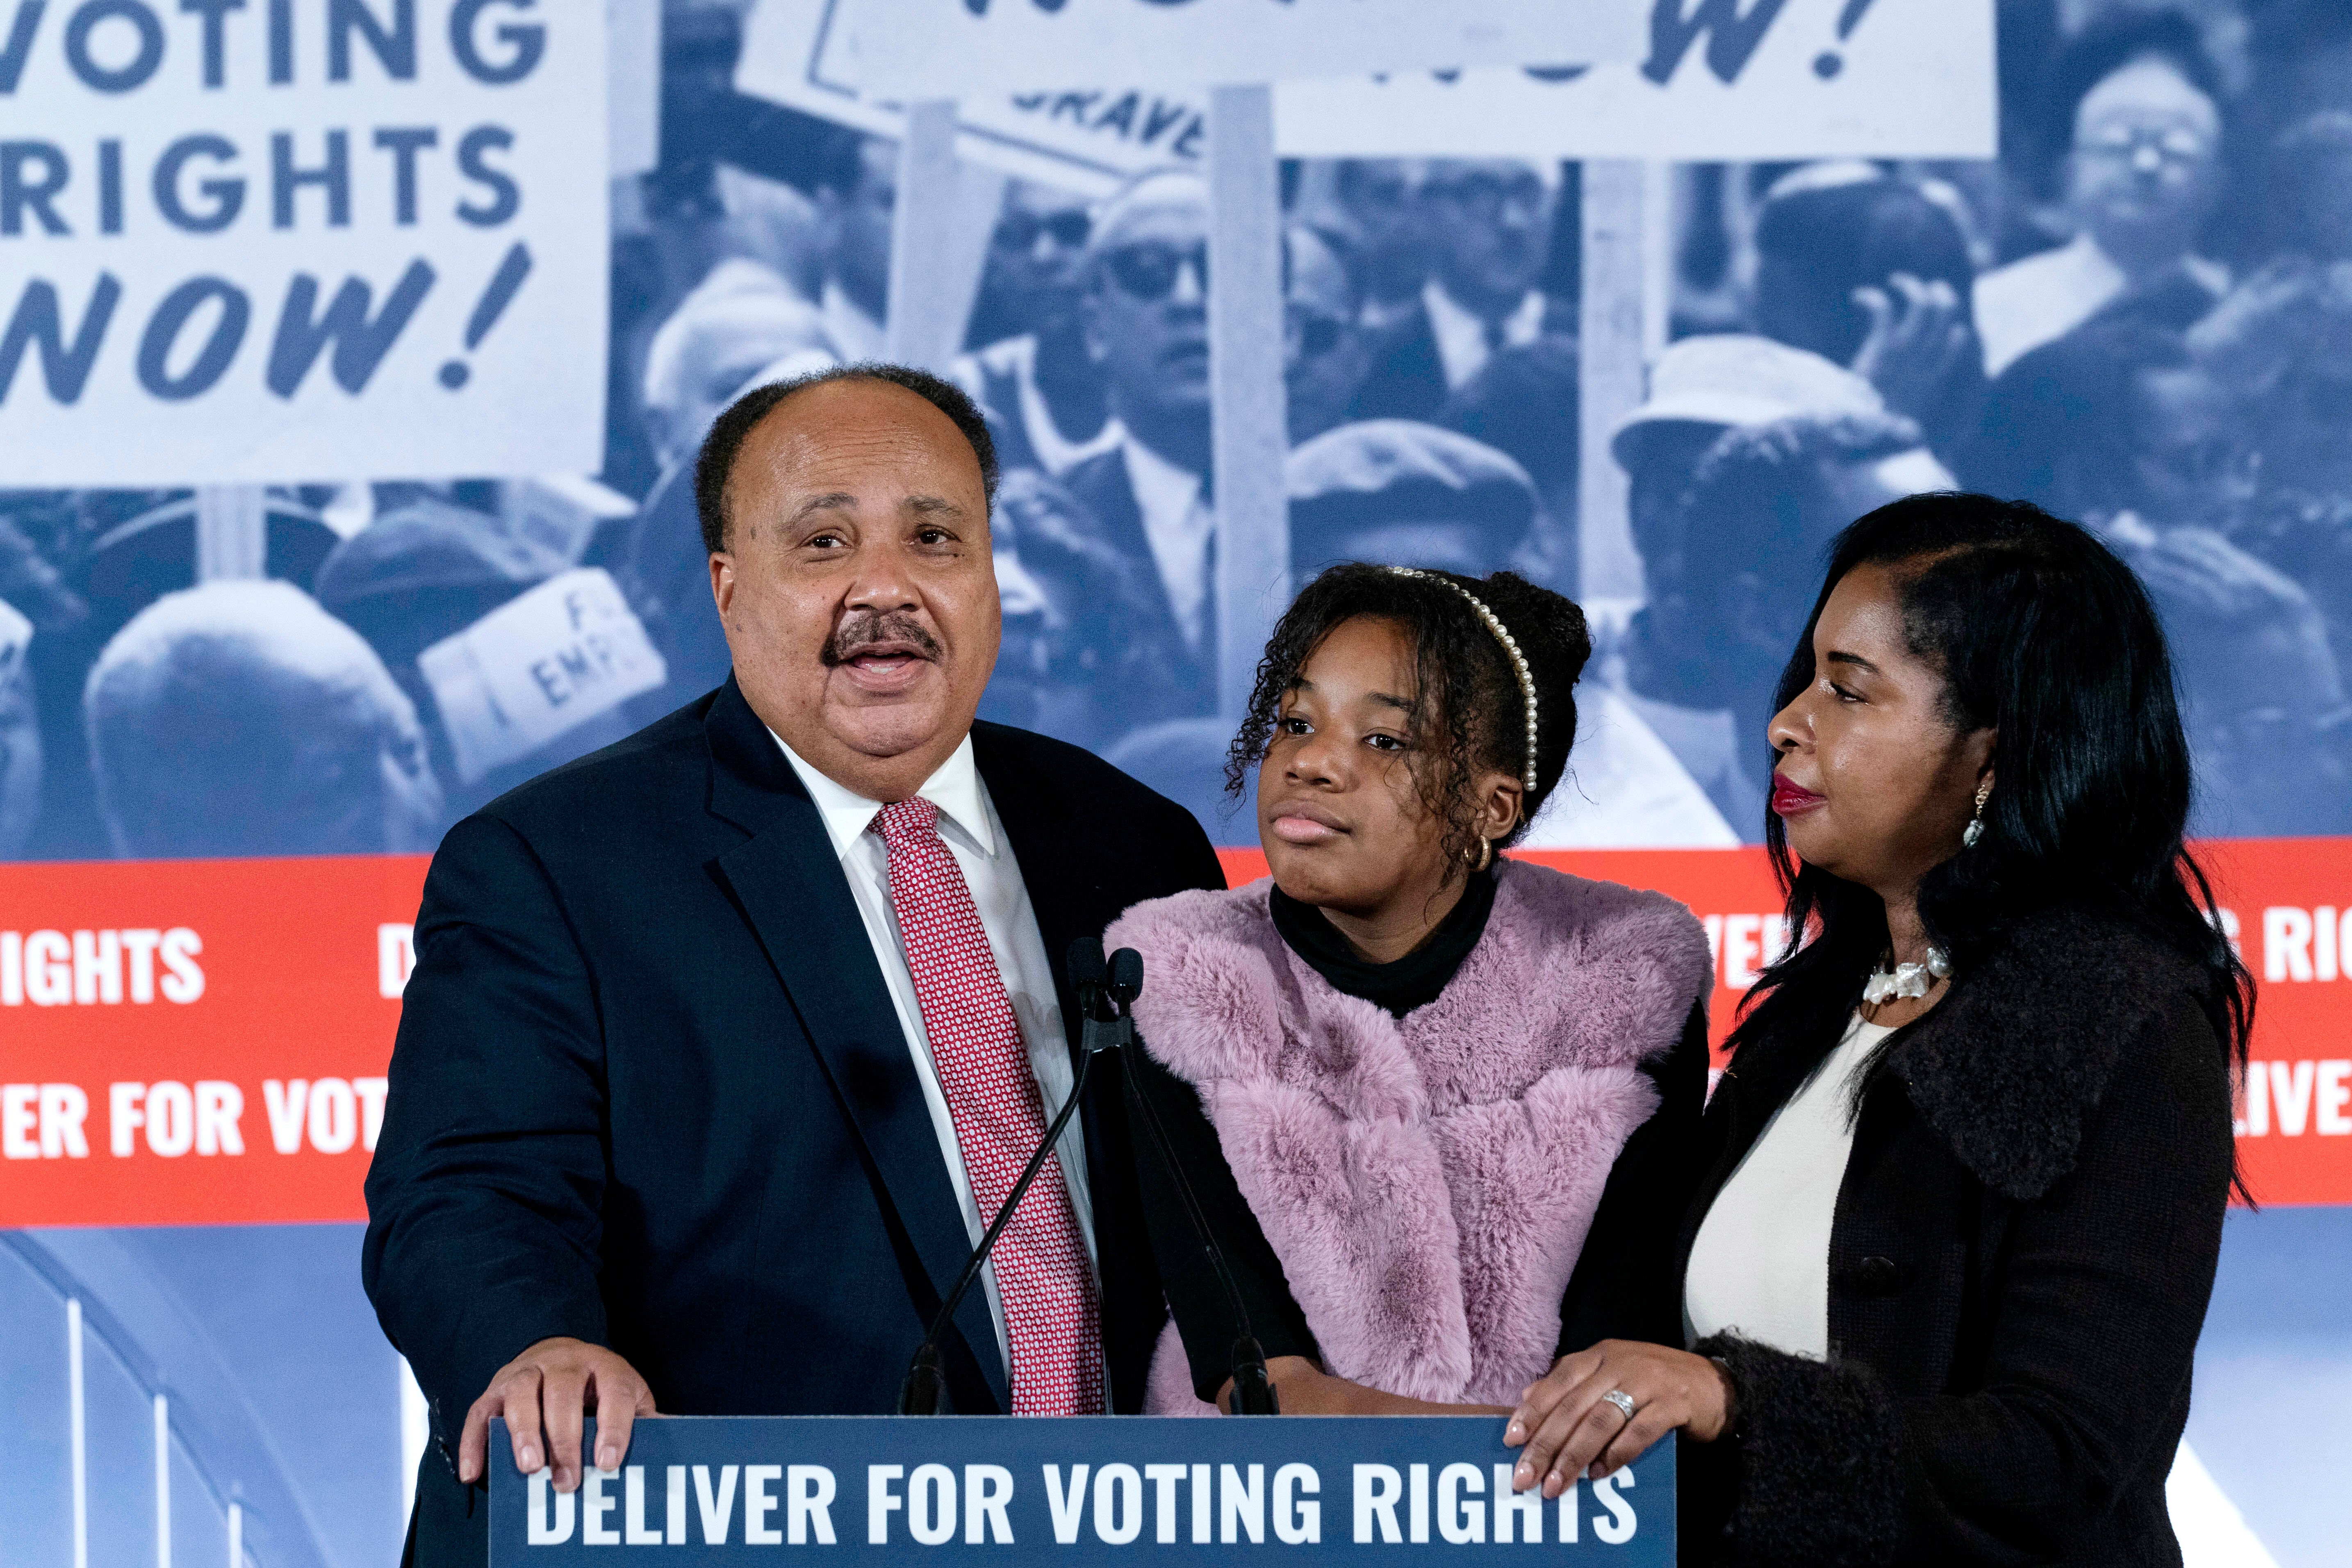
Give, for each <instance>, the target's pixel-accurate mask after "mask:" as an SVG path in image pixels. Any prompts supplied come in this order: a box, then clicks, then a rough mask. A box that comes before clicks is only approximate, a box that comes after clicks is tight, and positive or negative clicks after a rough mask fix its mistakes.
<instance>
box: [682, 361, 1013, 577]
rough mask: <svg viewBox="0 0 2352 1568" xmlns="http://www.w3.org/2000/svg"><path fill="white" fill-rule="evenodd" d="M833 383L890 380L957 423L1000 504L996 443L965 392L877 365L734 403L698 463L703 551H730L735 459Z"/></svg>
mask: <svg viewBox="0 0 2352 1568" xmlns="http://www.w3.org/2000/svg"><path fill="white" fill-rule="evenodd" d="M833 381H887V382H888V383H889V384H891V385H893V386H903V387H905V388H906V389H907V390H908V392H911V393H913V394H914V395H916V396H918V397H919V398H921V399H922V400H923V401H924V402H926V403H928V404H929V405H931V406H932V407H934V408H936V409H938V410H939V411H940V413H942V414H944V415H946V416H948V417H949V418H950V420H952V421H954V423H955V427H956V428H957V429H958V430H961V431H962V432H963V438H964V439H965V440H967V441H969V442H971V455H972V456H973V457H975V458H979V459H980V483H981V488H982V490H983V491H984V492H985V493H986V494H987V496H988V499H989V500H990V501H991V502H993V501H994V500H996V443H995V442H994V441H993V440H992V439H990V438H989V434H988V420H987V418H986V417H985V416H982V413H981V411H980V405H978V404H977V403H974V402H973V401H972V400H971V395H969V394H967V393H966V392H965V391H964V389H963V388H962V387H960V386H958V385H957V384H955V383H953V382H951V381H947V380H943V379H942V378H940V377H939V376H936V375H933V374H931V373H930V372H929V371H927V370H917V369H916V368H915V367H914V366H912V365H906V364H883V363H878V362H876V361H873V360H866V361H861V362H860V363H856V364H843V365H835V366H834V367H833V368H832V369H830V370H819V371H812V372H810V373H809V374H806V375H796V376H794V377H793V379H792V380H790V381H777V382H771V383H769V384H767V385H765V386H755V387H753V388H752V389H751V391H749V392H747V393H745V394H744V395H742V396H740V397H739V398H737V399H736V400H735V401H734V402H733V403H731V404H730V405H728V407H727V412H726V413H724V414H721V415H720V416H719V418H718V420H717V421H716V422H715V423H714V424H713V425H712V426H710V434H709V435H708V436H706V437H703V438H702V454H701V456H699V457H698V458H696V459H695V461H694V510H695V513H696V516H697V517H698V519H699V520H700V521H701V523H702V547H703V548H704V549H705V550H708V551H710V552H714V553H716V552H719V551H721V550H724V549H726V548H727V526H728V519H727V481H728V479H730V478H731V477H732V476H733V474H734V472H735V458H736V457H737V456H738V455H739V454H740V453H741V451H742V450H743V442H744V440H745V438H746V437H749V436H750V435H751V431H752V428H753V427H754V426H757V425H758V424H759V423H760V421H761V420H762V419H765V418H766V417H767V416H769V415H770V414H772V413H773V412H774V411H775V408H776V405H779V404H781V403H782V402H783V401H784V399H786V398H788V397H790V396H791V395H793V393H795V392H803V391H805V390H807V389H808V388H810V387H812V386H823V385H824V384H825V383H827V382H833Z"/></svg>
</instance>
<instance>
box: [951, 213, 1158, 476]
mask: <svg viewBox="0 0 2352 1568" xmlns="http://www.w3.org/2000/svg"><path fill="white" fill-rule="evenodd" d="M1093 227H1094V225H1093V220H1092V218H1091V217H1090V216H1088V214H1087V202H1086V198H1085V197H1083V196H1081V195H1077V194H1076V192H1074V191H1064V190H1057V189H1055V187H1053V186H1051V185H1041V184H1036V183H1035V182H1034V181H1031V180H1013V181H1011V182H1009V183H1008V184H1006V186H1005V190H1004V210H1003V212H1002V213H1001V214H999V215H998V216H997V219H996V227H995V229H994V230H993V231H992V233H991V234H990V236H989V242H988V266H987V270H986V272H985V273H984V274H982V279H981V285H980V299H979V300H978V301H977V302H976V303H975V304H974V305H973V306H972V320H971V335H970V337H969V338H968V340H967V341H968V342H971V344H972V345H973V347H972V350H971V353H966V354H961V355H959V356H958V357H957V358H956V361H955V363H953V364H952V365H950V367H949V369H948V378H949V379H950V380H951V381H953V382H954V383H955V384H957V385H959V386H961V387H962V388H963V389H964V391H966V392H968V393H970V394H971V396H972V397H973V399H974V400H975V401H977V402H978V403H979V404H980V405H981V407H982V408H983V409H985V410H987V411H988V413H989V415H990V417H991V424H990V430H991V433H992V434H993V435H994V436H995V437H996V453H997V459H998V461H1000V462H1001V463H1003V466H1004V468H1005V469H1006V470H1007V471H1008V472H1009V471H1011V470H1013V469H1015V468H1038V469H1041V470H1043V471H1044V472H1045V473H1047V474H1050V475H1053V476H1055V477H1057V478H1058V477H1059V476H1061V475H1063V474H1066V473H1068V472H1069V471H1070V470H1071V469H1072V468H1076V467H1077V466H1078V465H1079V464H1080V463H1083V462H1085V461H1086V460H1087V458H1092V457H1097V456H1099V455H1100V454H1102V453H1104V452H1107V451H1109V450H1110V449H1111V448H1112V447H1116V446H1118V427H1117V426H1115V425H1114V424H1113V423H1112V422H1111V417H1110V405H1109V401H1108V395H1107V393H1106V391H1105V388H1104V386H1103V372H1102V367H1101V366H1100V365H1098V364H1097V363H1095V360H1094V356H1093V355H1091V354H1089V353H1087V334H1086V321H1085V317H1084V314H1083V305H1084V300H1085V298H1086V285H1087V236H1088V235H1089V234H1091V233H1092V232H1093Z"/></svg>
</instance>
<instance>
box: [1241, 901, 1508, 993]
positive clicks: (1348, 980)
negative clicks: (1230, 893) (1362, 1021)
mask: <svg viewBox="0 0 2352 1568" xmlns="http://www.w3.org/2000/svg"><path fill="white" fill-rule="evenodd" d="M1268 907H1269V909H1270V910H1271V912H1272V913H1273V915H1274V929H1275V931H1276V932H1277V933H1278V934H1279V935H1280V936H1281V938H1282V940H1283V942H1285V943H1286V944H1287V945H1288V947H1289V948H1290V951H1291V952H1295V953H1297V955H1298V956H1299V957H1301V958H1303V959H1305V960H1306V961H1307V964H1308V965H1309V966H1310V967H1311V968H1313V969H1314V971H1315V973H1318V974H1319V975H1321V976H1322V977H1323V978H1324V980H1325V981H1326V982H1328V984H1329V985H1330V987H1331V989H1332V990H1334V991H1337V992H1339V993H1340V994H1343V995H1348V996H1360V997H1361V998H1363V999H1364V1000H1365V1001H1367V1002H1370V1004H1371V1005H1373V1006H1375V1007H1381V1008H1385V1009H1386V1010H1387V1011H1388V1013H1389V1014H1390V1016H1392V1017H1397V1018H1402V1017H1403V1016H1405V1015H1406V1014H1407V1013H1410V1012H1412V1011H1413V1010H1414V1009H1415V1008H1417V1007H1426V1006H1428V1005H1430V1004H1431V1003H1432V1002H1434V1001H1436V1000H1437V998H1438V995H1439V994H1441V993H1442V992H1444V989H1445V987H1446V986H1447V985H1448V984H1451V983H1452V981H1453V979H1454V972H1455V971H1456V970H1458V969H1460V968H1461V967H1462V961H1463V960H1464V959H1465V958H1467V957H1469V956H1470V950H1471V949H1472V948H1474V947H1476V946H1477V945H1478V938H1479V937H1480V936H1482V935H1484V934H1485V932H1486V917H1487V916H1488V915H1489V914H1491V913H1493V912H1494V909H1495V873H1494V872H1493V871H1492V870H1491V869H1489V870H1485V871H1474V872H1472V873H1471V874H1470V879H1469V882H1468V884H1467V885H1466V886H1465V887H1464V889H1462V897H1461V898H1460V899H1458V900H1455V902H1454V907H1453V908H1452V909H1451V910H1447V911H1446V914H1445V918H1444V920H1442V921H1438V922H1437V929H1436V930H1434V931H1431V932H1430V933H1429V935H1428V936H1427V937H1426V938H1425V939H1423V942H1422V944H1421V945H1420V946H1419V947H1417V948H1414V949H1413V950H1412V952H1409V953H1407V954H1405V955H1404V956H1403V957H1402V958H1400V959H1398V960H1397V961H1396V962H1394V963H1369V962H1367V961H1366V960H1364V959H1361V958H1359V957H1357V956H1356V951H1355V949H1354V948H1352V947H1350V946H1349V944H1348V939H1347V938H1346V937H1344V936H1342V935H1340V934H1339V927H1337V926H1335V925H1333V924H1332V923H1331V921H1330V917H1328V915H1326V914H1324V912H1323V911H1322V910H1319V909H1317V908H1316V907H1315V906H1314V905H1313V904H1303V903H1300V902H1299V901H1298V900H1297V899H1294V898H1292V897H1291V896H1290V895H1289V894H1288V893H1286V892H1284V891H1283V890H1282V889H1280V888H1279V887H1277V888H1276V889H1274V893H1273V897H1272V899H1271V900H1270V901H1269V905H1268Z"/></svg>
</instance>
